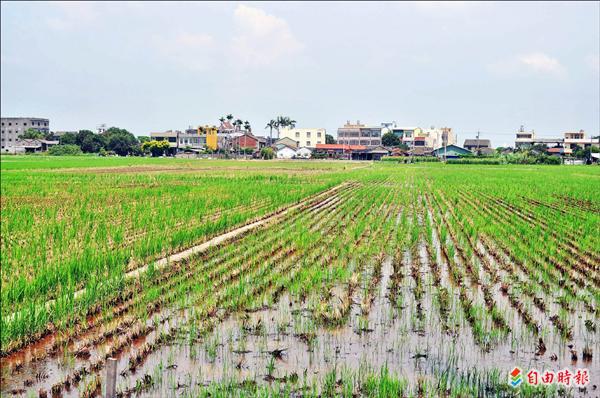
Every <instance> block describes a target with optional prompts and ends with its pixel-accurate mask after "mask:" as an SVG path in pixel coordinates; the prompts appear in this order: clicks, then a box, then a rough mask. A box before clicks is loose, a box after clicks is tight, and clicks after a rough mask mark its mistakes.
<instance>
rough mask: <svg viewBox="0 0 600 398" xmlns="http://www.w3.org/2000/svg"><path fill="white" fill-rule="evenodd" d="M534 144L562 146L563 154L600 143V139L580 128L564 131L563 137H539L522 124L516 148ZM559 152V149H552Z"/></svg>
mask: <svg viewBox="0 0 600 398" xmlns="http://www.w3.org/2000/svg"><path fill="white" fill-rule="evenodd" d="M533 145H546V146H547V147H549V148H562V150H561V151H560V153H561V154H564V155H570V154H571V153H572V152H573V150H575V149H577V148H578V147H579V148H588V147H590V146H592V145H600V139H596V140H595V139H593V138H586V135H585V131H583V130H579V131H578V132H571V131H568V132H566V133H563V137H555V138H539V137H536V135H535V132H534V131H533V130H531V132H526V131H525V128H524V127H523V126H521V128H520V129H519V131H517V136H516V139H515V147H516V148H529V147H531V146H533ZM551 152H556V153H558V152H559V151H551Z"/></svg>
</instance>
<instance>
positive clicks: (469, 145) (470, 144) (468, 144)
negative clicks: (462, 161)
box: [463, 138, 492, 152]
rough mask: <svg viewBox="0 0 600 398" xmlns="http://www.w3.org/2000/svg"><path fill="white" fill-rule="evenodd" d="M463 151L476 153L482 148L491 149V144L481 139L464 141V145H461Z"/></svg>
mask: <svg viewBox="0 0 600 398" xmlns="http://www.w3.org/2000/svg"><path fill="white" fill-rule="evenodd" d="M463 147H464V148H465V149H468V150H469V151H471V152H476V151H477V150H479V149H483V148H491V147H492V143H491V142H490V140H483V139H477V138H476V139H466V140H465V144H464V145H463Z"/></svg>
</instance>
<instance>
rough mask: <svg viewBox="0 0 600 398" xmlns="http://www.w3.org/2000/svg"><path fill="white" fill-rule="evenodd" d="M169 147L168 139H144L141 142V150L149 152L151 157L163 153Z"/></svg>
mask: <svg viewBox="0 0 600 398" xmlns="http://www.w3.org/2000/svg"><path fill="white" fill-rule="evenodd" d="M169 148H170V145H169V142H168V141H146V142H144V143H142V151H144V152H146V153H148V152H150V153H151V154H152V156H153V157H158V156H162V155H164V154H165V153H166V152H168V150H169Z"/></svg>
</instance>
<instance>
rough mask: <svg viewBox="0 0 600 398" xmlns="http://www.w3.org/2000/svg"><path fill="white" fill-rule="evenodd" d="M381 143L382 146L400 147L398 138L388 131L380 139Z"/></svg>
mask: <svg viewBox="0 0 600 398" xmlns="http://www.w3.org/2000/svg"><path fill="white" fill-rule="evenodd" d="M381 143H382V144H383V146H398V145H400V138H398V136H397V135H396V134H394V133H392V132H391V131H388V132H387V133H385V134H384V135H383V137H381Z"/></svg>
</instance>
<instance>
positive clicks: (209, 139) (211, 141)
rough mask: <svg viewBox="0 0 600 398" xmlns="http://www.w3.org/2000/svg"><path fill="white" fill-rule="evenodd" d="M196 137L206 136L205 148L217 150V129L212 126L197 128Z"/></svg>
mask: <svg viewBox="0 0 600 398" xmlns="http://www.w3.org/2000/svg"><path fill="white" fill-rule="evenodd" d="M198 135H206V147H207V148H209V149H212V150H213V151H216V150H217V128H216V127H214V126H208V125H207V126H204V127H202V126H200V127H198Z"/></svg>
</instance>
